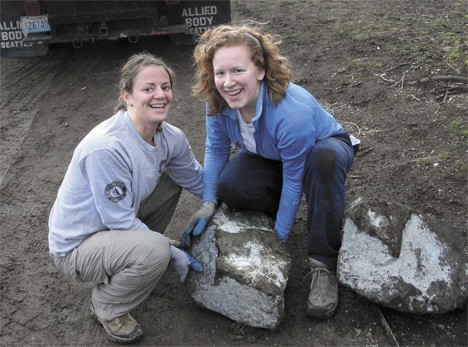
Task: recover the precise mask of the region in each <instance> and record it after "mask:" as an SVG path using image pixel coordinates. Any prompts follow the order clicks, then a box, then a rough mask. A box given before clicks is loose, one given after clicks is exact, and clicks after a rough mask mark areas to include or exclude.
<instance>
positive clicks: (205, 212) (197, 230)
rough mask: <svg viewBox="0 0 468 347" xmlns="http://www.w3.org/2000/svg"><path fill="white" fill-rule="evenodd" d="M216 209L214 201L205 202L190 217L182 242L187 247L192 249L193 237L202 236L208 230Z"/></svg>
mask: <svg viewBox="0 0 468 347" xmlns="http://www.w3.org/2000/svg"><path fill="white" fill-rule="evenodd" d="M215 209H216V204H215V203H214V202H213V201H205V202H204V203H203V204H202V205H201V207H200V209H199V210H198V211H197V212H195V213H194V214H193V215H192V217H190V219H189V222H188V226H187V227H186V228H185V230H184V234H183V235H182V238H181V240H180V241H181V242H182V244H183V245H184V246H185V247H190V245H191V244H192V235H193V236H198V235H200V234H201V233H202V232H203V231H204V230H205V228H206V225H207V224H208V222H209V221H210V219H211V217H213V214H214V212H215Z"/></svg>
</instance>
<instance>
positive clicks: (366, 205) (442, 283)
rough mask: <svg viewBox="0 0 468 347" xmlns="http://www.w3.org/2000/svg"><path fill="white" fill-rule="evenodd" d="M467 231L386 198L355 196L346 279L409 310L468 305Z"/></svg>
mask: <svg viewBox="0 0 468 347" xmlns="http://www.w3.org/2000/svg"><path fill="white" fill-rule="evenodd" d="M465 252H466V235H463V233H460V232H457V231H456V230H454V229H453V227H451V226H450V225H449V224H447V223H441V222H439V221H437V220H435V219H434V218H432V217H431V216H428V215H423V214H419V213H416V212H414V211H412V210H411V209H410V208H408V207H406V206H403V205H400V204H391V203H388V202H384V201H375V200H374V201H367V200H365V199H363V198H357V199H355V200H354V201H353V202H352V203H351V204H350V205H349V207H348V209H347V211H346V213H345V223H344V228H343V244H342V247H341V250H340V254H339V256H338V268H337V275H338V279H339V281H340V283H342V284H343V285H345V286H348V287H349V288H351V289H353V290H354V291H356V292H357V293H358V294H360V295H362V296H363V297H365V298H367V299H369V300H370V301H372V302H374V303H377V304H381V305H383V306H386V307H390V308H393V309H395V310H398V311H403V312H414V313H445V312H449V311H453V310H455V309H457V308H462V307H464V305H465V303H466V296H467V289H468V266H467V262H466V254H465Z"/></svg>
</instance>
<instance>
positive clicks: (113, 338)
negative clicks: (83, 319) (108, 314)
mask: <svg viewBox="0 0 468 347" xmlns="http://www.w3.org/2000/svg"><path fill="white" fill-rule="evenodd" d="M91 317H93V318H94V320H95V321H96V322H97V323H99V325H100V326H101V327H102V328H103V329H104V331H105V332H106V335H107V338H108V339H109V340H111V341H112V342H116V343H120V344H122V345H126V344H130V343H133V342H137V341H140V340H141V339H142V338H143V331H141V334H140V335H138V336H136V337H134V338H130V339H126V338H122V337H119V336H116V335H112V334H110V333H109V332H108V331H107V330H106V328H104V325H102V322H101V321H100V320H99V318H98V316H96V314H94V312H91Z"/></svg>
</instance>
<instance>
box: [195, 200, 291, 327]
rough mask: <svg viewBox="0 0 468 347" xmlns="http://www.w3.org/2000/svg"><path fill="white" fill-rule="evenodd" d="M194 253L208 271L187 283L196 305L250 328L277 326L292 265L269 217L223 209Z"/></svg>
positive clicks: (210, 224)
mask: <svg viewBox="0 0 468 347" xmlns="http://www.w3.org/2000/svg"><path fill="white" fill-rule="evenodd" d="M190 253H191V254H192V255H193V256H194V257H195V258H196V259H197V260H198V261H199V262H200V263H201V264H202V265H203V267H204V272H203V273H202V274H197V273H194V272H192V273H191V275H190V277H189V279H188V282H187V291H188V293H189V295H190V296H191V297H192V298H193V299H194V300H195V302H196V303H197V304H199V305H201V306H203V307H205V308H208V309H210V310H213V311H215V312H218V313H221V314H223V315H225V316H227V317H229V318H231V319H232V320H234V321H236V322H239V323H243V324H247V325H250V326H252V327H256V328H266V329H275V328H276V327H277V326H278V325H279V323H280V322H281V319H282V318H283V314H284V297H283V294H284V289H285V288H286V284H287V281H288V278H289V273H290V269H291V259H290V256H289V253H288V252H287V250H286V247H285V245H284V244H283V243H281V242H280V241H279V240H278V238H277V236H276V234H275V232H274V230H273V229H272V228H271V226H270V221H269V219H268V217H267V216H266V215H264V214H262V213H256V212H249V211H246V212H235V211H232V210H230V209H228V208H227V207H226V206H224V205H223V206H221V208H219V209H218V211H217V212H216V213H215V215H214V216H213V219H212V220H211V221H210V223H209V225H208V227H207V229H206V230H205V232H204V233H203V234H202V235H201V236H200V237H199V238H198V239H197V240H195V242H194V244H193V245H192V247H191V249H190Z"/></svg>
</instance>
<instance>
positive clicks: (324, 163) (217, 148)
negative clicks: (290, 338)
mask: <svg viewBox="0 0 468 347" xmlns="http://www.w3.org/2000/svg"><path fill="white" fill-rule="evenodd" d="M280 43H281V40H280V38H279V37H278V36H274V35H272V34H269V33H266V32H264V31H263V30H262V28H261V27H260V25H257V24H252V23H247V24H242V25H223V26H219V27H216V28H213V29H210V30H208V31H206V32H205V33H204V34H203V35H202V36H201V37H200V39H199V43H198V45H197V47H196V48H195V52H194V57H195V62H196V65H197V67H198V70H197V81H196V84H195V86H194V87H193V92H194V94H195V95H196V96H198V97H200V98H201V99H202V100H203V101H204V102H205V103H206V149H205V160H204V184H205V185H204V192H203V204H202V206H201V208H200V210H198V211H197V212H196V213H195V214H194V215H193V216H192V218H191V219H190V223H189V226H188V227H187V229H186V230H185V232H184V235H183V237H182V241H183V243H185V244H186V245H188V244H190V240H191V236H192V235H195V236H197V235H199V234H200V233H201V232H202V231H203V230H204V229H205V227H206V224H207V222H208V221H209V219H210V218H211V216H212V215H213V213H214V211H215V208H216V205H217V202H218V201H222V202H223V203H225V204H226V205H227V206H228V207H231V208H233V209H237V210H242V209H250V210H255V211H261V212H264V213H266V214H267V215H268V216H269V217H271V218H274V219H275V232H276V234H277V235H278V238H279V239H280V240H282V241H285V240H287V239H288V237H289V234H290V232H291V228H292V226H293V223H294V221H295V217H296V214H297V211H298V208H299V205H300V202H301V197H302V193H304V194H305V198H306V201H307V204H308V214H307V232H308V256H309V262H310V265H311V267H312V283H311V290H310V295H309V298H308V302H307V314H308V315H309V316H311V317H316V318H327V317H330V316H331V315H332V314H333V313H334V312H335V310H336V307H337V304H338V282H337V280H336V276H335V271H336V261H337V256H338V251H339V248H340V246H341V237H340V231H341V227H342V217H343V213H344V208H345V180H346V176H347V173H348V172H349V170H350V169H351V165H352V163H353V160H354V155H355V151H356V148H355V147H353V143H352V141H351V137H350V136H349V135H348V134H347V132H346V131H345V130H344V129H343V127H342V126H341V125H340V124H339V123H338V122H337V120H336V119H335V118H334V117H333V116H332V115H331V114H330V113H329V112H327V111H326V110H325V109H324V108H323V107H322V106H321V105H320V104H319V103H318V102H317V100H316V99H315V98H314V97H313V96H312V95H311V94H310V93H309V92H308V91H307V90H305V89H304V88H302V87H300V86H298V85H296V84H294V83H291V82H290V80H291V69H290V67H289V65H288V61H287V59H286V58H285V57H284V56H283V55H282V54H281V53H280V50H279V44H280ZM231 144H234V145H236V146H237V147H238V148H239V152H238V154H237V155H235V156H234V157H233V158H230V153H231Z"/></svg>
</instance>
